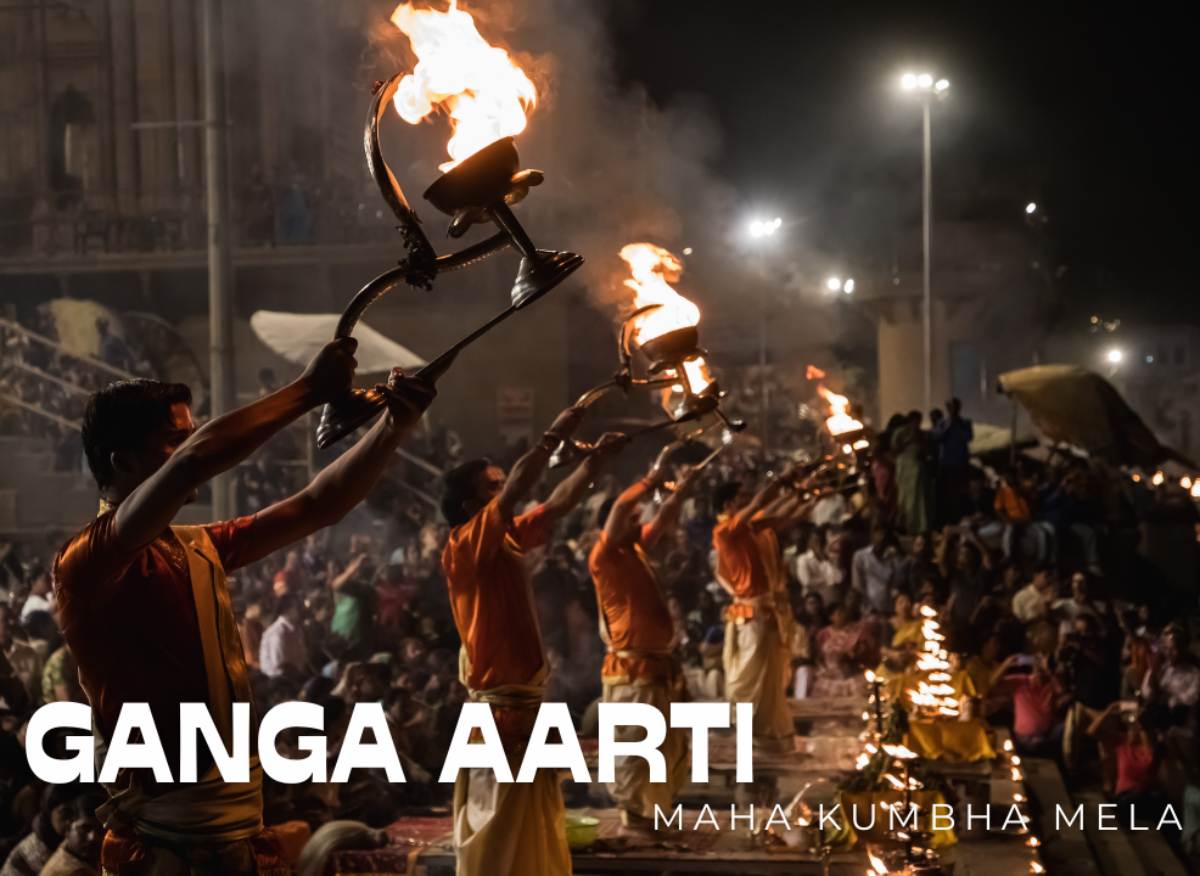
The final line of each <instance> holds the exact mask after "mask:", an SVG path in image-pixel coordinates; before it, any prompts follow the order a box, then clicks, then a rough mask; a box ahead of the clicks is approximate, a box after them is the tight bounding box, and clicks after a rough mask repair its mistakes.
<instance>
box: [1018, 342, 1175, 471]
mask: <svg viewBox="0 0 1200 876" xmlns="http://www.w3.org/2000/svg"><path fill="white" fill-rule="evenodd" d="M1000 391H1001V392H1003V393H1004V394H1005V395H1008V396H1010V397H1011V398H1013V399H1015V400H1016V401H1017V403H1018V404H1020V405H1021V407H1023V408H1024V409H1025V410H1026V411H1027V412H1028V413H1029V418H1030V419H1031V420H1032V421H1033V425H1034V426H1035V427H1037V429H1038V431H1039V432H1041V433H1042V434H1043V435H1045V436H1046V437H1047V438H1048V439H1050V440H1051V441H1060V442H1063V443H1066V444H1073V445H1075V446H1076V447H1081V448H1083V449H1084V450H1086V451H1087V452H1088V453H1089V454H1091V455H1092V456H1096V457H1099V458H1101V459H1105V460H1107V461H1108V462H1111V463H1114V464H1116V465H1128V466H1139V467H1141V468H1153V467H1155V466H1158V465H1160V464H1161V463H1163V462H1165V461H1167V460H1171V459H1174V460H1177V461H1179V462H1182V463H1184V464H1186V465H1188V466H1189V467H1191V463H1189V462H1188V460H1186V459H1184V458H1183V457H1181V456H1180V455H1179V454H1178V453H1176V452H1175V451H1174V450H1172V449H1171V448H1170V447H1167V446H1165V445H1163V444H1160V443H1159V442H1158V439H1157V438H1155V437H1154V433H1153V432H1151V431H1150V429H1149V428H1148V427H1147V426H1146V424H1145V423H1143V422H1142V419H1141V418H1140V417H1139V416H1138V415H1137V414H1136V413H1134V412H1133V410H1132V409H1131V408H1130V407H1129V405H1127V404H1126V403H1125V400H1124V399H1123V398H1121V395H1120V393H1118V392H1117V391H1116V389H1114V388H1113V386H1112V384H1110V383H1109V382H1108V381H1107V380H1105V379H1104V378H1103V377H1101V376H1100V375H1098V374H1094V373H1092V372H1091V371H1088V370H1086V369H1084V368H1081V367H1079V366H1078V365H1035V366H1033V367H1032V368H1021V369H1019V370H1017V371H1009V372H1007V373H1005V374H1001V375H1000Z"/></svg>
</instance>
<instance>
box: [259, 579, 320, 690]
mask: <svg viewBox="0 0 1200 876" xmlns="http://www.w3.org/2000/svg"><path fill="white" fill-rule="evenodd" d="M300 605H301V603H300V596H299V595H298V594H296V593H285V594H284V595H283V596H281V597H279V603H278V611H279V614H278V616H277V617H276V618H275V622H274V623H272V624H271V625H270V626H269V627H267V629H266V631H265V632H263V635H262V645H261V646H260V647H259V652H258V654H259V657H258V662H259V667H260V668H261V669H262V673H263V675H266V676H267V677H269V678H276V677H278V676H280V675H283V674H285V673H287V672H289V671H291V672H293V673H301V672H304V671H305V670H307V669H308V649H307V647H306V645H305V640H304V630H303V629H302V628H301V625H300V624H301V620H302V619H303V616H302V614H301V612H300Z"/></svg>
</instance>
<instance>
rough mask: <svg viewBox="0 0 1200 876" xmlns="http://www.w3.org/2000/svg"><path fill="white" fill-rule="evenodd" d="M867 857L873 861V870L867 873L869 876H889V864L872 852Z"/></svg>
mask: <svg viewBox="0 0 1200 876" xmlns="http://www.w3.org/2000/svg"><path fill="white" fill-rule="evenodd" d="M867 857H868V858H869V859H870V861H871V869H870V870H868V871H867V876H871V874H872V873H877V874H879V876H887V872H888V868H887V864H885V863H883V858H881V857H879V856H878V855H876V854H875V853H874V852H870V851H868V852H867Z"/></svg>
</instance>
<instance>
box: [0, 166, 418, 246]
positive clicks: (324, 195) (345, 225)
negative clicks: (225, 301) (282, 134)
mask: <svg viewBox="0 0 1200 876" xmlns="http://www.w3.org/2000/svg"><path fill="white" fill-rule="evenodd" d="M336 185H337V184H335V183H322V184H318V185H313V186H309V187H306V188H299V187H295V186H289V187H286V188H283V189H269V188H268V189H261V190H258V191H256V192H253V193H247V192H243V193H235V196H234V219H233V225H232V228H231V234H232V240H233V244H234V246H240V247H254V246H261V247H276V246H278V247H286V246H311V245H320V244H325V245H331V244H334V245H335V244H345V243H360V244H361V243H372V242H382V241H388V240H394V239H395V232H394V231H393V229H392V224H393V223H392V222H391V221H390V219H389V217H388V216H387V215H386V214H385V211H384V208H383V205H382V202H380V200H379V198H378V197H371V193H370V192H360V191H358V190H355V191H345V190H343V189H339V188H337V187H336ZM342 186H343V188H344V184H342ZM360 195H361V197H359V196H360ZM131 203H136V204H140V205H154V206H139V207H137V208H126V207H123V208H117V207H115V206H113V205H115V204H131ZM206 223H207V213H206V211H205V201H204V192H203V190H200V189H187V190H182V191H174V192H170V193H162V194H155V193H146V192H142V193H140V194H139V195H137V196H136V197H133V196H128V197H126V196H125V193H121V194H120V195H118V194H115V193H106V194H102V195H95V196H93V195H89V196H88V197H86V198H83V197H81V196H79V195H78V194H77V193H75V194H72V193H54V192H51V193H48V194H46V195H45V196H44V197H41V198H34V197H32V196H31V195H29V194H19V193H14V192H0V259H4V258H29V257H37V256H55V255H60V254H62V253H72V254H76V255H87V254H93V253H139V252H172V251H185V250H192V251H195V250H200V249H203V248H204V247H205V245H206V243H207V226H206Z"/></svg>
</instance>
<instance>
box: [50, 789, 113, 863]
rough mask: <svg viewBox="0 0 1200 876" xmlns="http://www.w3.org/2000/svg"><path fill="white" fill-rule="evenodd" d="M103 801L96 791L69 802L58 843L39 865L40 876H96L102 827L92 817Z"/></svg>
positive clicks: (94, 817) (102, 836) (94, 816)
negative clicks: (40, 869) (61, 835)
mask: <svg viewBox="0 0 1200 876" xmlns="http://www.w3.org/2000/svg"><path fill="white" fill-rule="evenodd" d="M103 802H104V796H103V795H102V794H101V793H100V792H99V791H96V790H91V791H88V792H86V793H83V794H80V795H79V796H78V797H76V798H75V799H74V800H72V801H71V806H70V812H69V814H68V817H67V822H66V828H65V830H64V831H63V839H62V842H61V843H59V845H58V848H57V849H55V851H54V852H53V853H52V854H51V855H50V858H49V859H48V860H47V861H46V864H45V866H44V867H42V872H41V874H40V876H99V873H100V842H101V840H102V839H103V838H104V828H103V827H101V826H100V822H99V820H98V819H97V818H96V809H97V808H99V806H100V804H101V803H103Z"/></svg>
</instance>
